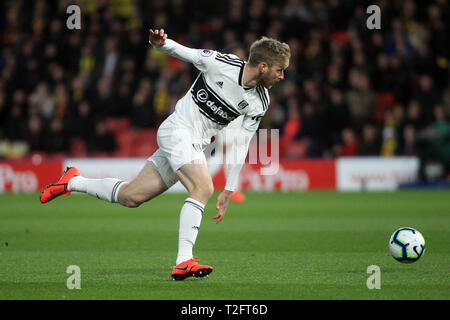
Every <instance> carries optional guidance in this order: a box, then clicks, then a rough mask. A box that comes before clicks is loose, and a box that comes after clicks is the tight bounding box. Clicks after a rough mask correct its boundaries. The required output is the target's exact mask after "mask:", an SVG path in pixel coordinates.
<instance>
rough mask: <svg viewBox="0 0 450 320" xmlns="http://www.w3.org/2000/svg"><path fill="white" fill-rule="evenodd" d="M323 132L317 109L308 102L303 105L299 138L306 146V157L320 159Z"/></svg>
mask: <svg viewBox="0 0 450 320" xmlns="http://www.w3.org/2000/svg"><path fill="white" fill-rule="evenodd" d="M321 130H322V121H321V119H320V116H319V114H318V111H317V109H316V107H315V106H314V105H313V104H312V103H311V102H308V101H307V102H305V103H303V106H302V107H301V109H300V132H299V134H298V138H299V139H300V140H302V141H303V142H304V143H305V145H306V149H307V154H306V156H308V157H319V156H320V155H321V154H322V149H323V145H322V142H321V139H320V136H321Z"/></svg>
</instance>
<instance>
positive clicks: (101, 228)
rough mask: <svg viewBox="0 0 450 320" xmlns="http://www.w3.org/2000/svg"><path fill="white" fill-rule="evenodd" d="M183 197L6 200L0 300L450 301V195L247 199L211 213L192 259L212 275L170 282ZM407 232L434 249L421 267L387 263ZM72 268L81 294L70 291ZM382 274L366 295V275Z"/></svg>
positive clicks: (0, 221)
mask: <svg viewBox="0 0 450 320" xmlns="http://www.w3.org/2000/svg"><path fill="white" fill-rule="evenodd" d="M185 198H186V195H185V194H166V195H162V196H160V197H158V198H157V199H154V200H152V201H151V202H149V203H146V204H144V205H142V206H141V207H139V208H137V209H128V208H123V207H121V206H119V205H117V204H109V203H106V202H103V201H100V200H97V199H94V198H92V197H89V196H86V195H72V196H70V197H61V198H58V199H56V200H54V201H52V202H51V203H48V204H46V205H42V204H40V202H39V195H37V194H29V195H24V194H18V195H13V194H9V195H0V299H152V300H159V299H169V300H175V299H176V300H179V299H187V300H189V299H194V300H195V299H206V300H209V299H211V300H238V299H242V300H253V299H258V300H260V299H262V300H264V299H272V300H297V299H445V300H447V299H449V298H450V280H449V279H450V278H449V271H450V247H449V244H450V241H449V240H450V192H449V191H436V190H417V191H399V192H386V193H384V192H383V193H381V192H373V193H338V192H304V193H247V201H246V202H245V203H243V204H230V205H229V208H228V212H227V215H226V216H225V219H224V220H223V221H222V223H219V224H217V225H216V224H215V220H214V219H213V216H214V215H215V212H216V210H215V201H216V199H217V194H215V196H214V198H212V199H211V200H210V202H209V203H208V206H207V208H206V210H205V215H204V217H203V221H202V225H201V228H200V233H199V236H198V238H197V244H196V247H195V251H194V255H195V256H197V257H199V258H200V259H201V261H200V263H203V264H210V265H212V266H213V267H214V272H213V273H212V274H211V275H210V276H209V277H208V278H204V279H193V278H189V279H186V280H185V281H172V280H171V277H170V272H171V268H172V266H173V264H174V262H175V258H176V251H177V244H178V217H179V211H180V209H181V206H182V204H183V201H184V199H185ZM399 227H414V228H417V229H418V230H419V231H420V232H421V233H422V234H423V235H424V237H425V240H426V243H427V249H426V251H425V253H424V255H423V257H422V258H421V260H419V261H418V262H416V263H413V264H402V263H399V262H397V261H395V260H394V259H393V258H392V257H391V256H390V254H389V250H388V241H389V237H390V236H391V234H392V232H393V231H394V230H396V229H397V228H399ZM70 265H77V266H79V267H80V270H81V289H80V290H69V289H67V287H66V282H67V279H68V277H70V275H71V274H68V273H67V272H66V269H67V267H68V266H70ZM370 265H377V266H379V267H380V270H381V289H379V290H377V289H373V290H369V289H368V288H367V286H366V281H367V279H368V277H370V276H371V274H368V273H367V267H368V266H370Z"/></svg>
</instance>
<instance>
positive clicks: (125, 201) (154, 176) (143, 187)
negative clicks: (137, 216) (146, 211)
mask: <svg viewBox="0 0 450 320" xmlns="http://www.w3.org/2000/svg"><path fill="white" fill-rule="evenodd" d="M167 189H168V188H167V185H166V183H165V182H164V180H163V179H162V177H161V175H160V173H159V172H158V170H157V169H156V167H155V165H154V164H153V163H152V162H150V161H147V163H146V165H145V166H144V168H143V169H142V170H141V172H140V173H139V174H138V175H137V177H136V178H135V179H133V180H132V181H131V182H129V183H124V184H123V186H122V187H121V188H120V190H119V191H118V195H117V202H119V203H120V204H121V205H123V206H125V207H129V208H136V207H138V206H140V205H141V204H142V203H144V202H147V201H150V200H151V199H153V198H155V197H156V196H158V195H160V194H161V193H163V192H164V191H166V190H167Z"/></svg>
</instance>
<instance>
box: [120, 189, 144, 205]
mask: <svg viewBox="0 0 450 320" xmlns="http://www.w3.org/2000/svg"><path fill="white" fill-rule="evenodd" d="M120 191H121V192H120V193H119V197H118V200H119V203H120V204H122V205H123V206H125V207H128V208H137V207H139V206H140V205H141V204H143V203H144V202H145V201H147V198H146V197H145V196H143V195H142V194H139V193H135V192H133V191H132V190H129V188H125V186H124V190H120Z"/></svg>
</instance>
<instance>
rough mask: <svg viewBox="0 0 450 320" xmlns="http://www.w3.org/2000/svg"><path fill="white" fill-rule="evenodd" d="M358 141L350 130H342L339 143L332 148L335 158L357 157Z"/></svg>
mask: <svg viewBox="0 0 450 320" xmlns="http://www.w3.org/2000/svg"><path fill="white" fill-rule="evenodd" d="M358 148H359V139H358V137H357V136H356V134H355V131H354V130H353V129H352V128H345V129H344V130H342V134H341V143H340V144H337V145H335V146H334V147H333V152H334V154H335V155H336V156H339V157H345V156H356V155H358Z"/></svg>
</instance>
